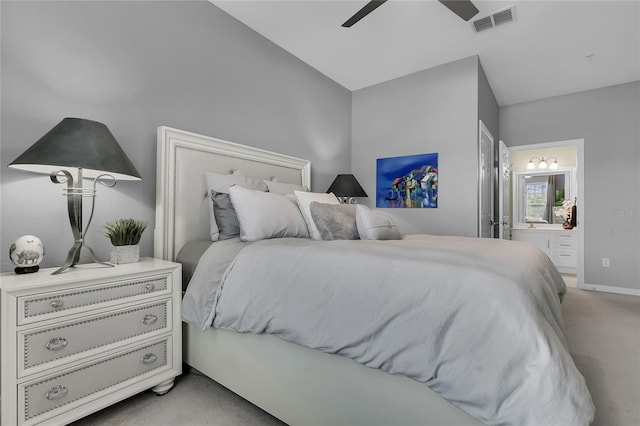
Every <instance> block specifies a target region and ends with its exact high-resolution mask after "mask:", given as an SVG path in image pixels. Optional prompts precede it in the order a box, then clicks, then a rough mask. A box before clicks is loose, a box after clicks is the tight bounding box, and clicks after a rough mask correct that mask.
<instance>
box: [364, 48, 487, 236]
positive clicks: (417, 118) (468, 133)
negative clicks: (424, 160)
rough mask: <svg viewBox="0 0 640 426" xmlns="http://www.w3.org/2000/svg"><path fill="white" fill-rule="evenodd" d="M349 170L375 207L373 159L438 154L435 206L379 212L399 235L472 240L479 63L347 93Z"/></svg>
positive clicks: (456, 65) (461, 64) (469, 62)
mask: <svg viewBox="0 0 640 426" xmlns="http://www.w3.org/2000/svg"><path fill="white" fill-rule="evenodd" d="M352 103H353V107H352V136H351V146H352V151H351V158H352V162H351V164H352V170H353V173H354V175H355V176H356V178H357V179H358V180H359V181H360V183H361V184H362V186H363V187H364V189H365V191H367V193H368V194H369V195H370V197H369V198H368V199H363V200H362V202H363V204H367V205H369V206H375V203H376V200H375V193H376V191H375V186H376V160H377V159H378V158H384V157H396V156H403V155H412V154H425V153H432V152H437V153H438V166H439V175H438V198H439V201H438V208H435V209H385V212H386V213H388V214H390V215H391V216H393V217H394V219H395V220H396V221H397V223H398V227H399V228H400V231H401V232H402V233H406V234H408V233H421V232H426V233H432V234H439V235H463V236H476V235H477V222H478V218H477V199H478V184H477V182H478V156H477V151H478V148H477V145H478V58H477V57H476V56H474V57H470V58H466V59H462V60H459V61H456V62H452V63H449V64H446V65H442V66H439V67H435V68H431V69H428V70H425V71H420V72H417V73H414V74H411V75H408V76H405V77H402V78H398V79H395V80H391V81H387V82H384V83H380V84H378V85H375V86H371V87H367V88H364V89H361V90H358V91H355V92H354V93H353V100H352Z"/></svg>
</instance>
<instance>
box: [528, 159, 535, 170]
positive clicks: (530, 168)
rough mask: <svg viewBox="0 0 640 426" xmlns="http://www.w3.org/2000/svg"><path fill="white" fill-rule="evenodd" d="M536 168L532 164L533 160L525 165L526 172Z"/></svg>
mask: <svg viewBox="0 0 640 426" xmlns="http://www.w3.org/2000/svg"><path fill="white" fill-rule="evenodd" d="M535 168H536V165H535V164H533V160H529V163H528V164H527V170H533V169H535Z"/></svg>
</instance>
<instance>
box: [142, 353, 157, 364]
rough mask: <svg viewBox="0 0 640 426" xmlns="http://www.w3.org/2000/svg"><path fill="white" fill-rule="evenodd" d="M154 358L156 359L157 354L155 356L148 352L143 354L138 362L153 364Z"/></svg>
mask: <svg viewBox="0 0 640 426" xmlns="http://www.w3.org/2000/svg"><path fill="white" fill-rule="evenodd" d="M156 359H158V357H157V356H155V355H154V354H151V353H149V354H146V355H145V356H143V357H142V358H141V359H140V362H141V363H143V364H145V365H148V364H153V363H154V362H156Z"/></svg>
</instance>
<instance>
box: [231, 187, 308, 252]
mask: <svg viewBox="0 0 640 426" xmlns="http://www.w3.org/2000/svg"><path fill="white" fill-rule="evenodd" d="M229 195H230V196H231V202H232V203H233V207H234V208H235V210H236V213H237V215H238V222H239V223H240V239H241V240H243V241H257V240H263V239H267V238H285V237H294V238H309V232H308V231H307V226H306V224H305V222H304V219H303V218H302V214H300V210H299V209H298V206H297V205H296V203H295V201H293V200H291V199H290V198H287V197H286V196H284V195H281V194H274V193H271V192H261V191H255V190H252V189H247V188H243V187H241V186H238V185H234V186H232V187H231V188H229Z"/></svg>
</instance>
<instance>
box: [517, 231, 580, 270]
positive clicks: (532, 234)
mask: <svg viewBox="0 0 640 426" xmlns="http://www.w3.org/2000/svg"><path fill="white" fill-rule="evenodd" d="M511 239H512V240H516V241H526V242H529V243H531V244H534V245H536V246H537V247H538V248H539V249H540V250H542V252H543V253H544V254H546V255H547V256H549V258H550V259H551V261H552V262H553V263H554V265H556V268H558V271H560V272H562V273H565V274H575V273H577V270H578V232H577V231H576V230H575V229H572V230H566V229H556V228H547V229H543V228H533V229H531V228H521V229H520V228H516V229H512V230H511Z"/></svg>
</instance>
